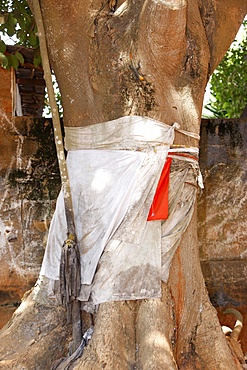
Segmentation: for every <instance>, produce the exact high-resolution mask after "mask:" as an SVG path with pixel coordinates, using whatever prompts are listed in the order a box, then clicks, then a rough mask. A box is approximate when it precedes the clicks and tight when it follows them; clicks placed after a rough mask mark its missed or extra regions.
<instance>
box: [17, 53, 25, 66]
mask: <svg viewBox="0 0 247 370" xmlns="http://www.w3.org/2000/svg"><path fill="white" fill-rule="evenodd" d="M15 56H16V58H17V59H18V60H19V62H20V63H21V64H23V63H24V58H23V55H22V54H21V53H20V52H19V51H16V52H15Z"/></svg>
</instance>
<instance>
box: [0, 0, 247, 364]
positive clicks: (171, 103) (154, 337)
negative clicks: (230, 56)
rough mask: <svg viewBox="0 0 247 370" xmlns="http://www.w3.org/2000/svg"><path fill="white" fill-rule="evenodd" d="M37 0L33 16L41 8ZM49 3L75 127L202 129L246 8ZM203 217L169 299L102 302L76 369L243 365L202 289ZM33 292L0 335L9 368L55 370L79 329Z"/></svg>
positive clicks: (231, 0)
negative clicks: (130, 122)
mask: <svg viewBox="0 0 247 370" xmlns="http://www.w3.org/2000/svg"><path fill="white" fill-rule="evenodd" d="M29 5H30V7H31V9H33V1H31V0H30V1H29ZM41 8H42V14H43V18H44V24H45V31H46V37H47V42H48V50H49V55H50V60H51V65H52V68H53V70H54V72H55V74H56V77H57V81H58V84H59V87H60V90H61V95H62V101H63V108H64V124H65V125H66V126H72V127H73V126H74V127H78V126H87V125H97V124H98V123H100V122H105V121H109V120H113V119H117V118H119V117H122V116H126V115H130V114H131V115H138V116H148V117H150V118H154V119H156V120H159V121H161V122H165V123H167V124H169V125H171V124H172V123H174V122H179V124H180V125H181V128H182V129H183V130H187V131H191V132H194V133H197V134H198V133H199V131H200V121H201V111H202V103H203V96H204V91H205V86H206V84H207V81H208V79H209V76H210V75H211V74H212V72H213V71H214V69H215V68H216V66H217V65H218V63H219V62H220V60H221V59H222V57H223V56H224V54H225V53H226V51H227V49H228V47H229V46H230V44H231V42H232V40H233V39H234V37H235V35H236V33H237V30H238V28H239V27H240V25H241V23H242V21H243V18H244V16H245V14H246V11H247V3H246V2H245V1H243V0H224V1H223V0H145V1H139V0H127V1H125V2H123V1H122V0H119V1H116V2H115V1H103V2H102V1H100V0H94V1H92V0H88V1H74V0H72V1H70V2H67V1H65V0H61V1H59V2H57V1H54V0H42V1H41ZM175 144H179V145H183V146H193V147H195V146H198V141H197V140H195V139H193V138H189V137H187V136H184V135H182V134H179V133H176V137H175ZM196 220H197V219H196V211H195V212H194V215H193V217H192V219H191V222H190V224H189V226H188V227H187V230H186V232H185V233H184V235H183V238H182V240H181V242H180V245H179V247H178V249H177V251H176V254H175V256H174V258H173V260H172V265H171V268H170V275H169V280H168V282H167V283H163V284H162V298H153V299H143V300H136V301H121V302H108V303H103V304H101V305H100V307H99V309H98V312H97V314H96V315H95V317H94V321H95V331H94V335H93V338H92V340H91V342H90V346H88V347H87V348H86V350H85V352H84V354H83V356H82V358H81V359H79V360H78V361H77V363H76V364H75V365H74V366H75V367H74V368H75V369H94V370H96V369H102V368H104V369H134V368H137V369H148V370H150V369H177V368H179V369H208V370H213V369H229V370H233V369H239V368H241V367H240V365H239V364H238V362H237V360H236V358H235V357H234V356H233V355H232V354H231V352H230V350H229V348H228V345H227V342H226V341H225V338H224V335H223V333H222V331H221V328H220V325H219V322H218V319H217V315H216V311H215V310H214V309H213V307H212V306H211V304H210V302H209V299H208V295H207V292H206V290H205V286H204V280H203V276H202V273H201V269H200V262H199V255H198V247H197V221H196ZM150 248H152V246H150ZM39 294H41V295H44V296H45V291H44V292H42V291H41V293H39ZM34 295H35V292H32V293H31V294H30V295H29V297H27V298H26V299H25V300H24V302H23V303H22V305H21V306H20V308H19V310H18V311H17V313H16V314H15V315H14V317H13V319H12V321H11V322H10V323H9V325H8V326H7V327H5V328H4V330H3V331H2V333H1V337H0V343H1V359H3V360H2V361H1V362H0V368H2V369H6V368H15V369H18V368H21V369H48V368H50V366H51V363H52V362H53V361H54V360H55V359H57V358H59V357H60V356H61V355H62V353H64V349H65V348H66V346H67V341H68V335H69V333H70V331H69V326H68V325H66V324H65V319H66V314H65V312H64V310H63V309H62V308H58V307H52V305H51V304H50V302H49V300H48V301H47V304H44V302H43V303H42V304H38V303H37V300H36V301H35V300H33V297H34ZM83 315H84V316H83V317H84V323H85V325H86V323H88V322H89V321H90V320H89V318H88V317H86V314H83Z"/></svg>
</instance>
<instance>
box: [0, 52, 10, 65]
mask: <svg viewBox="0 0 247 370" xmlns="http://www.w3.org/2000/svg"><path fill="white" fill-rule="evenodd" d="M0 63H1V65H2V67H4V68H6V67H7V66H8V58H7V57H6V55H4V54H3V53H1V52H0Z"/></svg>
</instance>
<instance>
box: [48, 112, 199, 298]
mask: <svg viewBox="0 0 247 370" xmlns="http://www.w3.org/2000/svg"><path fill="white" fill-rule="evenodd" d="M97 128H98V129H97ZM71 129H72V130H71ZM76 132H78V129H77V128H69V129H66V135H67V138H66V145H67V148H70V149H73V150H70V151H69V153H68V157H67V166H68V173H69V179H70V186H71V192H72V201H73V208H74V215H75V228H76V234H77V239H78V245H79V249H80V253H81V283H82V286H81V293H80V297H79V299H80V300H82V301H84V302H86V301H89V302H92V303H93V304H98V303H101V302H106V301H112V300H120V299H125V300H127V299H139V298H151V297H159V296H160V294H161V279H163V280H164V281H166V280H167V278H168V274H169V265H170V261H171V259H172V256H173V254H174V252H175V249H176V246H177V245H178V243H179V240H180V239H181V236H182V232H183V231H184V230H185V228H186V227H187V224H188V222H189V219H190V215H191V214H192V210H193V203H194V199H195V196H194V195H195V189H196V188H195V187H191V186H190V187H189V188H188V189H189V190H187V192H186V193H185V192H183V187H184V181H185V179H187V176H188V174H189V175H190V176H192V177H193V178H194V180H195V177H196V176H195V174H194V169H193V167H192V166H191V164H190V163H189V162H188V163H186V166H185V169H183V171H181V170H179V171H177V175H176V176H174V178H172V179H171V180H172V181H171V183H172V184H173V188H172V190H173V192H171V198H170V199H171V202H170V203H171V204H170V207H171V211H172V214H173V216H172V218H171V217H169V219H168V220H167V221H165V222H164V224H163V226H162V227H161V222H160V221H151V222H147V216H148V212H149V208H150V205H151V203H152V200H153V196H154V193H155V190H156V186H157V183H158V180H159V177H160V173H161V170H162V168H163V165H164V163H165V160H166V157H167V154H168V150H169V146H170V145H171V144H172V143H173V140H174V127H171V126H167V125H165V124H163V123H161V122H157V121H154V120H150V119H148V118H142V117H122V118H121V119H119V120H115V121H110V122H105V123H102V124H98V125H93V126H88V127H85V128H79V132H80V134H77V135H76ZM83 132H84V134H85V135H84V134H83ZM68 135H69V136H68ZM71 135H72V136H71ZM77 137H80V139H79V140H78V141H77V140H76V138H77ZM75 148H76V150H74V149H75ZM78 148H79V149H78ZM99 149H100V150H99ZM113 149H114V150H113ZM193 166H194V164H193ZM194 180H191V181H194ZM191 188H192V190H191ZM174 190H175V192H174ZM182 198H183V199H182ZM181 199H182V201H181V202H182V203H183V204H182V203H181V202H180V200H181ZM66 234H67V227H66V219H65V211H64V202H63V194H62V192H61V193H60V195H59V197H58V200H57V207H56V211H55V214H54V217H53V220H52V223H51V226H50V231H49V236H48V243H47V247H46V252H45V256H44V260H43V264H42V269H41V276H42V275H44V276H46V277H48V278H49V279H52V280H58V279H59V265H60V255H61V247H62V245H63V242H64V240H65V239H66Z"/></svg>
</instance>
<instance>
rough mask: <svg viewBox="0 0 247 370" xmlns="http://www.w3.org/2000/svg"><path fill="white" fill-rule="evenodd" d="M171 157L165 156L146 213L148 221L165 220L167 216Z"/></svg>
mask: <svg viewBox="0 0 247 370" xmlns="http://www.w3.org/2000/svg"><path fill="white" fill-rule="evenodd" d="M171 163H172V158H167V159H166V163H165V165H164V167H163V170H162V172H161V175H160V179H159V182H158V185H157V188H156V192H155V194H154V199H153V203H152V205H151V207H150V210H149V214H148V218H147V220H148V221H154V220H166V219H167V218H168V191H169V179H170V168H171Z"/></svg>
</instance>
